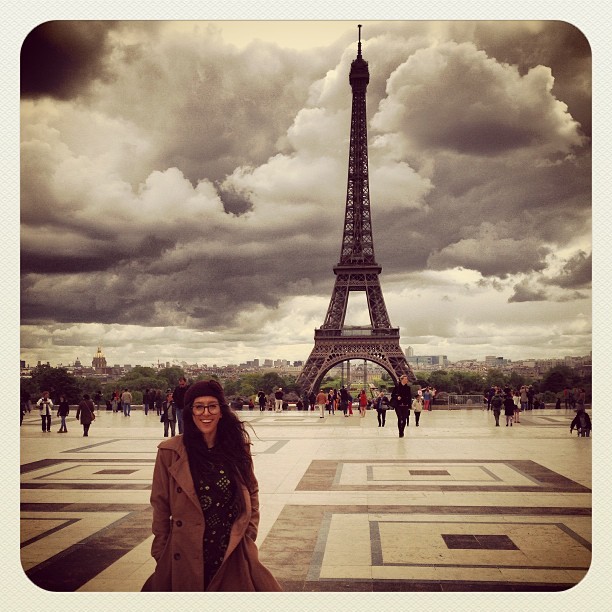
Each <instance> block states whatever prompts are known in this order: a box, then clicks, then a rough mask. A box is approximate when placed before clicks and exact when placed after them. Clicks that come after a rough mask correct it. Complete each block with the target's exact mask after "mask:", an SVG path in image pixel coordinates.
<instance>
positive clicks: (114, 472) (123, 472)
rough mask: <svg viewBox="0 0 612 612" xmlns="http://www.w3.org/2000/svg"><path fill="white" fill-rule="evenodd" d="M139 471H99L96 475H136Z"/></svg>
mask: <svg viewBox="0 0 612 612" xmlns="http://www.w3.org/2000/svg"><path fill="white" fill-rule="evenodd" d="M136 472H138V470H99V471H97V472H94V474H135V473H136Z"/></svg>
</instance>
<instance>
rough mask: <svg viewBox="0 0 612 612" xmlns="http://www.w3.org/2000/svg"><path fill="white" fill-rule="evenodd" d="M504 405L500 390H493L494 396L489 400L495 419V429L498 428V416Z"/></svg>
mask: <svg viewBox="0 0 612 612" xmlns="http://www.w3.org/2000/svg"><path fill="white" fill-rule="evenodd" d="M503 404H504V398H503V397H502V395H501V393H500V390H499V389H497V388H496V389H495V395H493V397H492V398H491V408H492V409H493V416H494V417H495V427H499V415H500V414H501V409H502V406H503Z"/></svg>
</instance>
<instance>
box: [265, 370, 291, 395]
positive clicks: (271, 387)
mask: <svg viewBox="0 0 612 612" xmlns="http://www.w3.org/2000/svg"><path fill="white" fill-rule="evenodd" d="M261 386H262V390H263V392H264V393H265V394H266V395H268V394H270V393H272V391H275V390H276V389H278V387H283V388H284V386H285V381H284V380H283V378H282V377H281V376H280V375H279V374H277V373H276V372H266V373H265V374H264V375H263V376H262V377H261Z"/></svg>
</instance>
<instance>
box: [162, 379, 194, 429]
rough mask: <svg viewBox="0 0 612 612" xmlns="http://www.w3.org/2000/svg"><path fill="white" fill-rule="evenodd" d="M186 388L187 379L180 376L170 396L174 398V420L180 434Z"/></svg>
mask: <svg viewBox="0 0 612 612" xmlns="http://www.w3.org/2000/svg"><path fill="white" fill-rule="evenodd" d="M188 388H189V387H188V386H187V379H186V378H185V377H184V376H181V377H180V378H179V379H178V385H177V386H176V387H174V391H173V392H172V397H173V398H174V403H175V405H176V422H177V423H178V430H179V433H180V434H181V433H183V408H184V405H185V393H187V389H188ZM166 398H167V396H166Z"/></svg>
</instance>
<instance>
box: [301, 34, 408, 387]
mask: <svg viewBox="0 0 612 612" xmlns="http://www.w3.org/2000/svg"><path fill="white" fill-rule="evenodd" d="M358 27H359V43H358V46H357V57H356V59H354V60H353V62H352V63H351V71H350V74H349V83H350V85H351V89H352V90H353V107H352V115H351V138H350V145H349V163H348V184H347V189H346V212H345V217H344V234H343V236H342V248H341V251H340V262H339V263H338V264H337V265H336V266H334V274H335V275H336V282H335V284H334V290H333V293H332V297H331V301H330V303H329V308H328V309H327V315H326V316H325V322H324V323H323V325H322V326H321V327H320V328H319V329H315V345H314V348H313V349H312V352H311V353H310V356H309V357H308V360H307V361H306V364H305V365H304V367H303V369H302V372H301V373H300V375H299V376H298V379H297V381H296V383H297V385H298V386H299V387H300V388H302V389H303V390H306V391H308V392H311V391H314V392H315V393H316V392H317V391H318V389H319V388H320V385H321V381H322V380H323V377H324V376H325V374H326V373H327V372H328V371H329V370H330V369H331V368H333V367H334V366H336V365H338V364H339V363H342V362H344V361H349V360H353V359H360V360H366V361H372V362H374V363H376V364H378V365H380V366H381V367H382V368H383V369H385V370H386V371H387V372H388V373H389V374H390V375H391V376H392V378H393V379H394V381H397V380H399V377H400V376H401V375H402V374H406V375H408V379H409V380H410V382H414V381H415V380H416V377H415V376H414V373H413V372H412V369H411V368H410V366H409V365H408V362H407V361H406V358H405V356H404V353H403V351H402V349H401V348H400V344H399V338H400V335H399V328H398V327H391V322H390V321H389V315H388V314H387V307H386V306H385V300H384V298H383V294H382V290H381V288H380V280H379V278H378V277H379V274H380V273H381V271H382V267H381V266H379V265H378V264H377V263H376V260H375V258H374V242H373V239H372V223H371V219H370V187H369V182H368V130H367V121H366V89H367V87H368V83H369V81H370V73H369V71H368V63H367V62H366V61H365V60H364V59H363V57H362V56H361V25H360V26H358ZM351 291H361V292H365V294H366V298H367V303H368V310H369V315H370V326H363V327H362V326H345V325H344V320H345V318H346V307H347V304H348V298H349V293H350V292H351Z"/></svg>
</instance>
